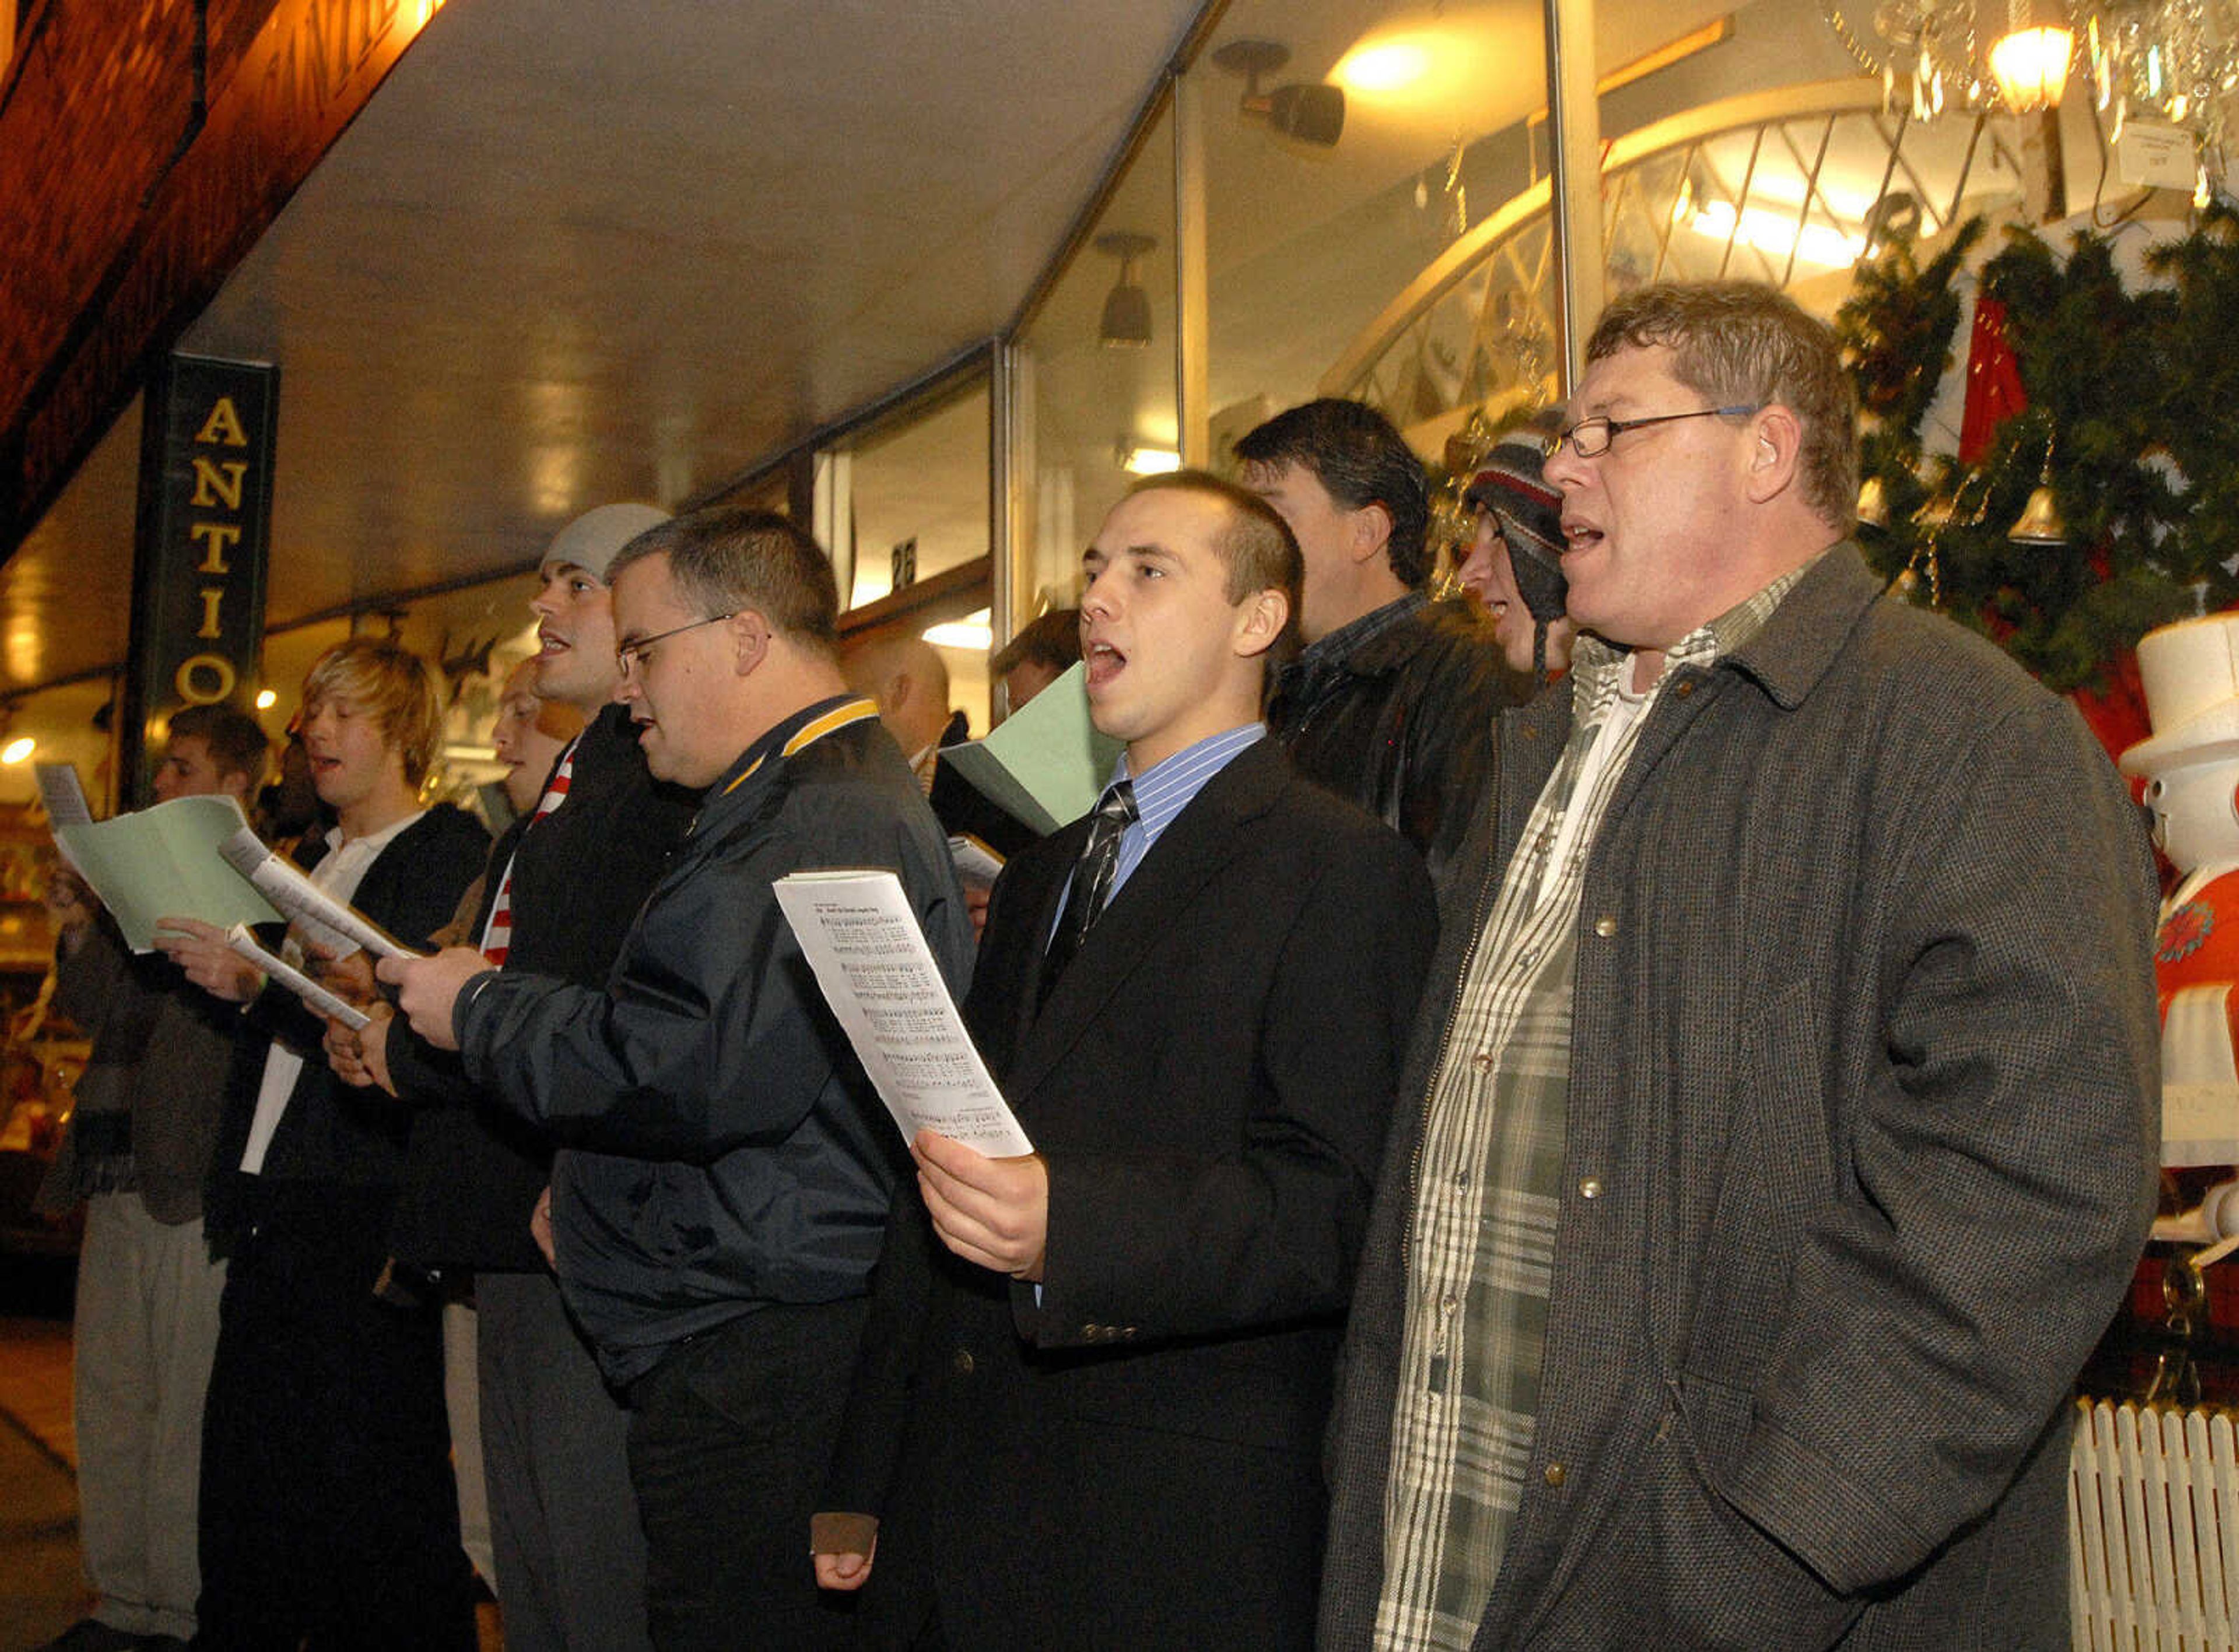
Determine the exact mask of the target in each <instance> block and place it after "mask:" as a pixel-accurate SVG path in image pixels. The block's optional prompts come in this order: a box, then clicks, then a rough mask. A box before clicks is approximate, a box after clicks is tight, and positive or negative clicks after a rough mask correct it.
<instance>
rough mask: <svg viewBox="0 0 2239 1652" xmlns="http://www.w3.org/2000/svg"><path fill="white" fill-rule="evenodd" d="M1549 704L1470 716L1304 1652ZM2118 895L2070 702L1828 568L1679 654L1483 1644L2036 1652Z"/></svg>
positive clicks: (1616, 847)
mask: <svg viewBox="0 0 2239 1652" xmlns="http://www.w3.org/2000/svg"><path fill="white" fill-rule="evenodd" d="M1569 715H1570V695H1569V694H1568V693H1565V692H1563V691H1562V690H1560V689H1559V688H1558V690H1556V691H1554V692H1552V693H1548V694H1545V695H1542V696H1541V697H1540V699H1539V700H1537V701H1535V702H1533V703H1532V704H1531V705H1530V706H1528V707H1523V708H1521V709H1520V710H1518V711H1516V712H1512V713H1507V714H1506V715H1505V716H1504V717H1503V718H1502V719H1501V720H1500V722H1499V724H1498V729H1497V733H1496V736H1495V743H1496V746H1497V748H1498V759H1499V766H1498V777H1497V780H1496V782H1495V789H1496V795H1495V797H1494V799H1493V800H1492V806H1490V807H1489V808H1486V809H1484V810H1482V811H1480V813H1481V815H1482V816H1483V818H1482V819H1481V820H1480V821H1479V822H1478V830H1477V832H1476V833H1475V836H1474V839H1473V840H1472V844H1471V846H1469V849H1468V851H1467V855H1468V856H1473V857H1474V870H1473V871H1472V870H1471V866H1472V862H1471V860H1470V859H1467V858H1466V857H1465V860H1464V861H1463V862H1462V863H1460V865H1461V866H1462V867H1463V870H1462V872H1461V873H1460V875H1458V876H1457V877H1456V878H1455V879H1454V880H1453V889H1452V892H1451V894H1450V895H1449V897H1448V904H1449V907H1450V911H1449V912H1448V913H1447V916H1446V922H1445V929H1444V933H1443V935H1442V939H1441V941H1440V949H1441V956H1440V959H1439V960H1438V963H1437V964H1436V965H1434V966H1433V969H1432V978H1431V986H1430V988H1429V990H1428V992H1426V995H1425V1007H1424V1011H1423V1017H1422V1023H1421V1025H1419V1026H1418V1033H1417V1040H1416V1047H1415V1050H1414V1052H1413V1055H1412V1061H1411V1067H1410V1071H1409V1073H1408V1076H1407V1078H1406V1079H1405V1084H1404V1087H1403V1089H1402V1091H1401V1100H1400V1108H1399V1116H1398V1122H1397V1123H1395V1125H1394V1128H1393V1131H1392V1142H1391V1146H1390V1151H1389V1154H1388V1156H1387V1158H1386V1160H1385V1171H1384V1176H1383V1182H1382V1185H1381V1187H1380V1189H1379V1196H1378V1203H1377V1207H1376V1210H1375V1212H1374V1214H1373V1215H1372V1218H1371V1225H1370V1229H1369V1234H1368V1239H1367V1245H1366V1250H1365V1254H1364V1256H1363V1257H1362V1261H1361V1265H1360V1274H1359V1285H1358V1290H1357V1295H1356V1298H1355V1303H1354V1307H1353V1312H1352V1322H1351V1326H1350V1329H1349V1331H1348V1334H1347V1338H1346V1343H1345V1355H1344V1362H1343V1365H1342V1368H1341V1370H1340V1374H1339V1400H1338V1409H1337V1410H1336V1413H1335V1415H1334V1416H1333V1419H1332V1430H1331V1435H1330V1443H1329V1463H1328V1466H1329V1470H1330V1474H1331V1479H1332V1498H1333V1502H1332V1515H1331V1532H1330V1542H1329V1549H1328V1556H1327V1562H1326V1567H1325V1581H1324V1586H1323V1598H1322V1609H1321V1626H1320V1634H1321V1641H1322V1643H1323V1645H1325V1647H1329V1648H1347V1649H1349V1648H1355V1647H1359V1646H1363V1645H1365V1644H1366V1643H1367V1641H1368V1638H1369V1634H1370V1630H1371V1628H1372V1625H1373V1622H1374V1620H1375V1612H1376V1602H1377V1596H1378V1592H1379V1586H1380V1582H1381V1576H1382V1570H1383V1545H1384V1494H1385V1469H1386V1459H1387V1456H1388V1453H1389V1448H1390V1438H1391V1419H1392V1397H1393V1391H1394V1387H1395V1383H1396V1382H1397V1370H1398V1362H1399V1342H1400V1331H1401V1325H1402V1320H1403V1314H1404V1308H1405V1290H1406V1257H1405V1234H1406V1231H1407V1217H1408V1211H1409V1210H1410V1208H1411V1206H1412V1204H1413V1201H1414V1196H1415V1185H1414V1178H1415V1174H1416V1169H1417V1166H1416V1163H1415V1158H1416V1154H1417V1153H1418V1151H1419V1146H1420V1142H1421V1136H1422V1113H1423V1109H1424V1105H1425V1098H1426V1096H1427V1093H1428V1089H1429V1085H1430V1080H1431V1077H1432V1074H1433V1072H1434V1071H1436V1064H1437V1061H1438V1057H1439V1053H1440V1049H1441V1044H1442V1041H1443V1039H1444V1038H1445V1031H1446V1028H1447V1026H1448V1025H1449V1024H1450V1022H1451V1006H1452V1002H1453V998H1454V996H1455V994H1456V992H1457V991H1458V985H1459V982H1460V980H1461V978H1462V973H1463V971H1464V970H1465V967H1466V960H1467V953H1468V949H1469V948H1470V946H1471V945H1472V944H1473V943H1474V941H1475V940H1476V939H1477V936H1478V932H1479V931H1480V930H1481V929H1482V927H1483V919H1484V912H1485V902H1486V901H1487V900H1489V899H1490V892H1491V891H1492V890H1493V889H1494V888H1495V887H1496V885H1497V878H1498V870H1499V869H1500V868H1501V867H1503V866H1505V864H1506V862H1507V859H1508V856H1509V854H1510V852H1511V849H1512V847H1513V846H1514V844H1515V842H1516V839H1517V837H1518V833H1519V830H1520V827H1521V826H1522V823H1523V821H1524V819H1525V816H1526V815H1527V814H1528V813H1529V812H1530V809H1531V803H1532V800H1533V799H1534V798H1535V797H1536V796H1537V795H1538V792H1539V790H1540V787H1541V786H1542V785H1543V784H1544V782H1545V779H1546V776H1547V774H1548V773H1549V771H1550V770H1551V767H1552V766H1553V764H1554V761H1555V760H1556V757H1557V756H1558V753H1559V752H1560V750H1561V748H1562V745H1563V740H1564V737H1565V733H1566V731H1567V725H1568V720H1569ZM2154 915H2155V890H2154V879H2153V874H2152V868H2151V864H2150V859H2149V854H2148V852H2147V849H2146V845H2145V840H2144V833H2143V830H2142V828H2141V824H2140V820H2139V818H2138V815H2137V812H2136V809H2135V808H2134V806H2132V804H2131V802H2130V799H2129V795H2128V794H2127V793H2126V792H2125V791H2124V789H2123V785H2122V783H2121V781H2120V780H2118V779H2117V777H2116V774H2115V772H2114V770H2113V768H2112V766H2110V765H2109V763H2108V761H2107V760H2106V758H2105V757H2104V755H2103V753H2101V752H2100V751H2099V750H2098V748H2097V747H2096V746H2095V745H2094V744H2093V742H2092V740H2091V738H2090V735H2089V734H2088V733H2086V732H2085V730H2084V728H2083V724H2082V722H2081V720H2079V719H2078V718H2077V717H2076V715H2075V713H2074V712H2073V711H2072V710H2071V709H2070V707H2068V706H2066V705H2065V704H2064V703H2063V702H2061V701H2060V700H2056V699H2055V698H2054V697H2053V696H2051V695H2050V694H2048V693H2045V692H2044V691H2043V689H2042V688H2040V687H2038V686H2037V685H2036V684H2035V683H2034V682H2032V681H2031V680H2030V679H2029V678H2028V677H2027V676H2026V675H2025V674H2024V673H2023V672H2022V671H2021V670H2019V669H2018V668H2017V667H2015V666H2014V665H2013V664H2012V663H2011V662H2010V660H2007V659H2006V658H2005V657H2004V656H2003V655H2002V654H1999V653H1998V652H1997V651H1996V649H1994V648H1992V647H1990V645H1988V644H1987V643H1985V642H1983V641H1982V640H1980V639H1978V638H1976V637H1973V636H1970V635H1969V634H1966V633H1964V632H1963V631H1962V630H1960V629H1959V628H1958V627H1956V626H1953V625H1951V624H1950V623H1949V622H1948V621H1946V620H1942V619H1940V618H1937V617H1935V616H1932V615H1930V614H1923V613H1922V612H1920V611H1918V610H1917V609H1915V608H1912V607H1908V606H1905V605H1903V604H1901V603H1898V602H1894V601H1888V600H1881V598H1880V593H1879V589H1878V586H1877V581H1875V580H1874V579H1873V578H1872V576H1871V575H1870V574H1869V573H1868V571H1867V569H1866V567H1865V566H1864V562H1863V561H1861V559H1860V558H1859V556H1858V554H1857V550H1856V548H1855V547H1849V546H1844V547H1838V548H1837V549H1836V550H1835V551H1833V552H1832V553H1830V554H1829V555H1827V556H1826V557H1825V558H1824V559H1822V561H1820V562H1819V563H1818V564H1817V565H1816V566H1815V567H1813V568H1812V569H1811V570H1810V572H1809V573H1807V574H1805V576H1804V579H1803V580H1802V581H1800V582H1799V583H1798V584H1797V587H1796V588H1795V589H1794V590H1793V591H1792V592H1791V594H1790V595H1789V597H1788V599H1787V600H1786V601H1785V602H1784V603H1783V604H1782V606H1781V607H1780V609H1779V610H1778V612H1777V614H1774V616H1773V617H1772V619H1771V621H1770V622H1769V623H1768V624H1767V625H1766V627H1764V631H1763V632H1761V633H1760V634H1758V636H1757V638H1755V639H1754V640H1752V641H1751V643H1750V644H1749V645H1748V646H1747V647H1744V648H1742V649H1741V650H1739V651H1737V653H1736V654H1733V655H1731V656H1730V657H1729V658H1727V659H1726V660H1722V661H1720V662H1719V663H1718V664H1717V666H1716V667H1712V668H1711V669H1710V670H1707V671H1704V670H1700V669H1686V670H1684V671H1682V672H1681V673H1680V674H1679V676H1678V678H1677V679H1676V680H1674V681H1673V682H1672V683H1671V686H1670V687H1668V688H1667V689H1666V691H1665V693H1664V695H1663V697H1662V699H1661V700H1659V702H1658V705H1657V707H1655V709H1654V711H1653V712H1652V713H1651V717H1650V720H1649V722H1648V723H1647V725H1646V726H1645V727H1644V729H1643V730H1642V733H1641V736H1640V744H1639V746H1638V751H1637V752H1636V753H1635V755H1634V757H1633V759H1632V762H1631V767H1630V769H1629V771H1628V773H1626V775H1625V777H1624V781H1623V783H1622V786H1621V789H1620V791H1619V793H1618V796H1617V797H1616V798H1615V799H1613V801H1612V804H1611V811H1610V813H1609V815H1608V817H1607V819H1606V820H1605V824H1604V826H1603V827H1602V830H1601V833H1600V836H1599V838H1598V841H1597V842H1596V844H1595V846H1594V848H1593V852H1592V859H1591V862H1590V864H1589V866H1588V871H1587V875H1586V885H1585V899H1584V901H1583V903H1582V905H1581V909H1580V914H1579V932H1578V988H1577V1005H1576V1025H1575V1032H1574V1034H1573V1044H1572V1057H1571V1091H1570V1103H1569V1113H1568V1125H1567V1132H1568V1133H1567V1153H1568V1165H1567V1171H1566V1177H1567V1181H1568V1185H1567V1187H1566V1190H1565V1198H1564V1201H1563V1205H1562V1209H1561V1212H1560V1215H1559V1217H1558V1230H1557V1246H1556V1263H1555V1275H1554V1281H1553V1295H1552V1300H1551V1304H1550V1317H1549V1324H1548V1330H1547V1337H1546V1349H1545V1367H1544V1370H1545V1383H1544V1394H1543V1404H1542V1408H1541V1411H1540V1415H1539V1417H1538V1435H1537V1440H1536V1443H1535V1445H1534V1450H1533V1454H1532V1460H1531V1466H1530V1468H1529V1470H1528V1471H1527V1476H1526V1488H1527V1489H1526V1492H1525V1500H1524V1503H1523V1507H1522V1509H1521V1510H1520V1512H1519V1514H1518V1519H1517V1522H1516V1524H1515V1526H1514V1528H1513V1531H1512V1536H1511V1543H1510V1547H1509V1549H1508V1553H1507V1557H1506V1560H1505V1564H1504V1568H1503V1571H1502V1574H1501V1577H1500V1581H1499V1583H1498V1587H1497V1588H1496V1589H1495V1591H1494V1596H1493V1598H1492V1602H1490V1604H1489V1606H1488V1609H1487V1610H1486V1614H1485V1619H1484V1622H1483V1623H1482V1625H1481V1626H1480V1629H1479V1632H1478V1637H1477V1642H1476V1644H1477V1646H1478V1648H1480V1649H1492V1648H1522V1647H1531V1648H1535V1649H1538V1648H1545V1649H1554V1648H1564V1649H1571V1648H1577V1649H1587V1648H1593V1649H1600V1648H1635V1647H1656V1648H1669V1649H1678V1648H1688V1649H1694V1648H1710V1647H1736V1648H1749V1649H1752V1652H1763V1649H1769V1648H1779V1649H1788V1648H1810V1647H1828V1646H1835V1645H1841V1646H1843V1647H1845V1648H1853V1649H1864V1648H1872V1649H1897V1648H1904V1649H1914V1648H1917V1649H1922V1652H1929V1649H1933V1652H1954V1649H1963V1648H1988V1647H2014V1648H2053V1647H2064V1646H2065V1645H2066V1644H2067V1643H2068V1630H2067V1624H2066V1595H2067V1590H2066V1583H2065V1576H2066V1549H2065V1539H2064V1536H2063V1522H2064V1519H2065V1509H2066V1502H2065V1484H2066V1463H2067V1442H2068V1436H2069V1426H2068V1412H2067V1410H2066V1403H2067V1400H2068V1397H2069V1391H2070V1384H2071V1383H2072V1382H2073V1380H2074V1378H2075V1375H2076V1370H2077V1367H2078V1366H2079V1364H2080V1363H2082V1361H2083V1357H2085V1355H2086V1354H2087V1353H2088V1352H2089V1351H2090V1348H2091V1346H2092V1344H2093V1343H2094V1342H2095V1340H2096V1338H2097V1337H2099V1335H2100V1334H2101V1332H2102V1331H2103V1329H2104V1328H2105V1326H2106V1324H2107V1322H2108V1319H2109V1315H2110V1313H2111V1312H2112V1310H2113V1309H2114V1307H2115V1305H2116V1300H2117V1299H2118V1297H2120V1295H2121V1293H2122V1290H2123V1285H2124V1283H2125V1282H2126V1280H2127V1279H2128V1278H2129V1274H2130V1271H2131V1269H2132V1266H2133V1264H2134V1263H2135V1261H2136V1257H2137V1255H2138V1251H2139V1247H2140V1245H2141V1244H2142V1243H2143V1238H2144V1235H2145V1231H2146V1225H2147V1222H2148V1219H2149V1213H2150V1208H2151V1202H2152V1191H2153V1184H2154V1165H2155V1158H2156V1154H2155V1144H2156V1134H2157V1124H2158V1104H2157V1099H2156V1098H2157V1096H2158V1075H2157V1071H2156V1062H2157V1057H2158V1050H2159V1032H2158V1024H2157V1018H2156V1008H2155V997H2154V982H2153V972H2152V965H2151V961H2150V952H2151V944H2152V936H2153V929H2154ZM1588 1178H1593V1179H1595V1180H1598V1182H1599V1183H1600V1184H1601V1188H1600V1189H1599V1190H1598V1197H1592V1198H1588V1197H1585V1196H1582V1195H1581V1194H1580V1193H1579V1192H1578V1186H1579V1184H1582V1183H1584V1182H1585V1181H1586V1180H1587V1179H1588Z"/></svg>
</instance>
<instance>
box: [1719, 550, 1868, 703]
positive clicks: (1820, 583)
mask: <svg viewBox="0 0 2239 1652" xmlns="http://www.w3.org/2000/svg"><path fill="white" fill-rule="evenodd" d="M1883 589H1884V587H1883V585H1882V582H1881V581H1879V580H1878V579H1877V578H1875V577H1874V574H1873V571H1872V570H1871V569H1870V568H1869V567H1867V566H1866V561H1865V558H1864V555H1862V554H1860V552H1859V550H1858V545H1857V541H1856V540H1844V541H1843V542H1842V543H1841V544H1839V545H1837V546H1836V547H1834V548H1833V549H1832V550H1830V551H1829V552H1828V553H1827V554H1825V555H1824V556H1822V557H1821V558H1820V559H1819V560H1818V561H1817V562H1816V563H1814V564H1813V565H1812V566H1811V567H1809V568H1807V569H1805V570H1804V577H1803V578H1802V579H1800V580H1798V581H1797V582H1796V588H1795V589H1793V590H1791V592H1789V594H1788V595H1787V596H1786V597H1785V598H1784V599H1783V600H1782V602H1781V604H1780V606H1779V607H1777V608H1776V609H1774V610H1773V613H1772V617H1771V619H1769V620H1766V621H1765V622H1764V628H1763V629H1762V630H1760V631H1759V632H1758V633H1757V635H1755V636H1754V637H1752V638H1751V639H1750V640H1748V641H1747V642H1745V643H1744V644H1743V645H1742V646H1741V647H1738V648H1737V649H1735V650H1734V652H1733V653H1732V654H1730V655H1728V656H1727V657H1726V659H1725V660H1722V661H1721V662H1720V663H1721V664H1731V666H1732V667H1734V668H1735V669H1736V670H1737V671H1740V672H1743V673H1746V674H1747V675H1748V676H1749V677H1750V678H1751V679H1752V680H1754V681H1755V682H1756V683H1757V686H1758V687H1761V688H1763V689H1764V692H1765V693H1766V694H1767V695H1769V696H1770V697H1771V700H1772V701H1773V703H1774V704H1775V705H1777V706H1778V707H1780V708H1781V709H1782V710H1783V711H1793V710H1795V709H1796V707H1798V706H1800V705H1802V704H1803V703H1804V698H1805V697H1806V696H1807V695H1809V694H1810V692H1811V691H1812V689H1813V688H1814V687H1817V684H1818V681H1819V680H1820V678H1822V677H1824V675H1826V673H1827V668H1828V667H1830V666H1831V665H1833V664H1834V663H1835V656H1836V655H1837V654H1840V653H1841V652H1842V650H1843V646H1844V643H1845V642H1847V641H1848V640H1849V639H1850V634H1851V633H1852V632H1853V631H1855V630H1857V626H1858V621H1859V620H1861V619H1863V618H1864V616H1865V614H1866V613H1867V611H1868V610H1869V609H1870V608H1871V607H1873V606H1874V604H1875V603H1876V602H1877V601H1878V600H1880V599H1881V595H1882V592H1883Z"/></svg>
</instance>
